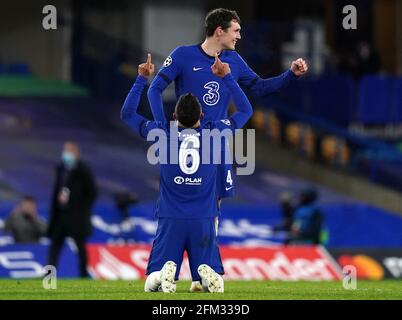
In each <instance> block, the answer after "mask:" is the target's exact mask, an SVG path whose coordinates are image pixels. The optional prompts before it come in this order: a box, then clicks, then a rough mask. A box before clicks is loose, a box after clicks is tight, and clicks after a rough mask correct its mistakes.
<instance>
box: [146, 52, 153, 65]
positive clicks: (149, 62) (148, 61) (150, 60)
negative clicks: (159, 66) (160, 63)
mask: <svg viewBox="0 0 402 320" xmlns="http://www.w3.org/2000/svg"><path fill="white" fill-rule="evenodd" d="M151 63H152V58H151V54H150V53H148V56H147V64H151Z"/></svg>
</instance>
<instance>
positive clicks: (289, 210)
mask: <svg viewBox="0 0 402 320" xmlns="http://www.w3.org/2000/svg"><path fill="white" fill-rule="evenodd" d="M279 203H280V205H281V213H282V222H281V223H280V224H279V225H277V226H275V227H274V231H286V232H288V233H289V234H290V231H291V229H292V224H293V214H294V211H295V203H294V200H293V194H292V193H291V192H287V191H285V192H282V193H281V194H280V195H279ZM288 242H289V237H288V238H286V239H285V241H284V243H285V244H287V243H288Z"/></svg>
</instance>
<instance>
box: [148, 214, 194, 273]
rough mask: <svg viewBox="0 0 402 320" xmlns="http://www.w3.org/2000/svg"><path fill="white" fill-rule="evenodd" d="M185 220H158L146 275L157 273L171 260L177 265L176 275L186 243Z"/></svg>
mask: <svg viewBox="0 0 402 320" xmlns="http://www.w3.org/2000/svg"><path fill="white" fill-rule="evenodd" d="M184 223H185V220H182V219H168V218H160V219H159V220H158V228H157V231H156V236H155V239H154V241H153V243H152V250H151V254H150V256H149V261H148V267H147V274H149V273H151V272H154V271H159V270H161V269H162V267H163V265H164V264H165V263H166V262H167V261H169V260H171V261H173V262H175V263H176V264H177V273H176V274H177V275H178V273H179V271H180V267H181V263H182V260H183V252H184V247H185V242H186V226H185V225H184Z"/></svg>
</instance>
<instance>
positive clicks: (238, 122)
mask: <svg viewBox="0 0 402 320" xmlns="http://www.w3.org/2000/svg"><path fill="white" fill-rule="evenodd" d="M211 70H212V72H213V73H214V74H215V75H216V76H218V77H220V78H222V80H223V82H224V83H225V85H226V87H227V88H228V89H229V90H230V92H231V94H232V98H233V101H234V103H235V105H236V109H237V112H235V113H234V114H233V115H232V116H231V119H232V120H233V121H234V123H235V128H234V129H239V128H241V127H243V126H244V125H245V124H246V122H247V121H248V119H250V117H251V116H252V114H253V108H252V107H251V104H250V101H249V100H248V98H247V96H246V95H245V94H244V92H243V90H242V89H241V88H240V86H239V85H238V84H237V82H236V81H235V80H234V78H233V77H232V74H231V73H230V66H229V64H227V63H222V61H221V60H220V59H219V58H218V55H216V56H215V62H214V64H213V65H212V66H211Z"/></svg>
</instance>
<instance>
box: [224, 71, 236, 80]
mask: <svg viewBox="0 0 402 320" xmlns="http://www.w3.org/2000/svg"><path fill="white" fill-rule="evenodd" d="M222 80H223V81H234V78H233V76H232V73H231V72H229V73H228V74H226V75H225V76H224V77H223V78H222Z"/></svg>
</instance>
